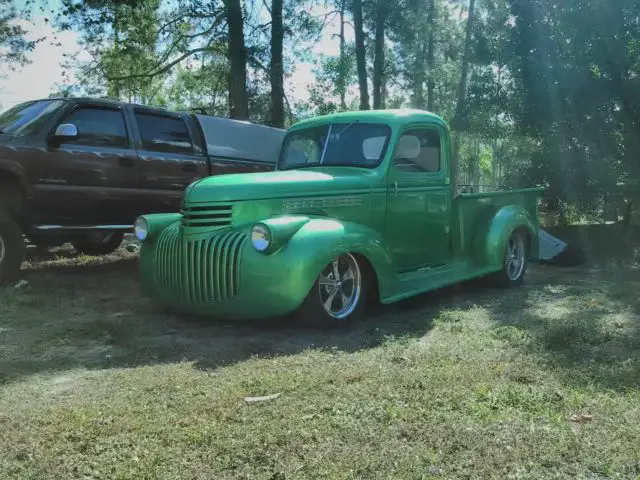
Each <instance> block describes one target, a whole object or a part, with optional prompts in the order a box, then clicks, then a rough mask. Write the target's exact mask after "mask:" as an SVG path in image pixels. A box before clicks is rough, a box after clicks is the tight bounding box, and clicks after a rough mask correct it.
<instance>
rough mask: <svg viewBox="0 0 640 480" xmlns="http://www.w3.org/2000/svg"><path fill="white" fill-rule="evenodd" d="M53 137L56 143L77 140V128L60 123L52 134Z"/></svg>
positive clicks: (71, 124)
mask: <svg viewBox="0 0 640 480" xmlns="http://www.w3.org/2000/svg"><path fill="white" fill-rule="evenodd" d="M53 137H54V139H56V140H58V141H60V140H71V139H73V138H77V137H78V127H76V126H75V125H74V124H73V123H61V124H60V125H58V127H57V128H56V131H55V133H54V134H53Z"/></svg>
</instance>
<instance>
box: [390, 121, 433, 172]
mask: <svg viewBox="0 0 640 480" xmlns="http://www.w3.org/2000/svg"><path fill="white" fill-rule="evenodd" d="M393 163H394V165H395V167H396V169H398V170H400V171H403V172H414V173H436V172H439V171H440V134H439V133H438V131H437V130H434V129H427V128H420V129H415V130H409V131H407V132H405V133H404V134H403V135H402V136H401V137H400V140H398V146H397V147H396V154H395V157H394V161H393Z"/></svg>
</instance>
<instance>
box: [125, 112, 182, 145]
mask: <svg viewBox="0 0 640 480" xmlns="http://www.w3.org/2000/svg"><path fill="white" fill-rule="evenodd" d="M136 121H137V122H138V129H139V130H140V137H141V138H142V148H144V149H145V150H150V151H153V152H166V153H193V144H192V143H191V137H190V136H189V131H188V130H187V126H186V125H185V123H184V120H182V119H180V118H172V117H166V116H163V115H154V114H150V113H142V112H136Z"/></svg>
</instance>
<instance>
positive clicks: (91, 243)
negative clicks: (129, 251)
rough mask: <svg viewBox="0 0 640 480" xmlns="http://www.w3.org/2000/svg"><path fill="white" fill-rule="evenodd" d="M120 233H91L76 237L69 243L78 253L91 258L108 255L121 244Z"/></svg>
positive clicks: (122, 236)
mask: <svg viewBox="0 0 640 480" xmlns="http://www.w3.org/2000/svg"><path fill="white" fill-rule="evenodd" d="M123 239H124V233H122V232H91V233H87V234H84V235H81V236H77V237H76V238H74V239H73V240H72V241H71V244H72V245H73V248H75V249H76V250H77V251H78V252H79V253H83V254H85V255H91V256H101V255H108V254H109V253H112V252H114V251H115V250H117V249H118V247H119V246H120V245H121V244H122V240H123Z"/></svg>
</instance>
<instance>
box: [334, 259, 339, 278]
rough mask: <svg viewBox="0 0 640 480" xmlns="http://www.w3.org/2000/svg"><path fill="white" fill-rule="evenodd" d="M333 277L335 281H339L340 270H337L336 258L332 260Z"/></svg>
mask: <svg viewBox="0 0 640 480" xmlns="http://www.w3.org/2000/svg"><path fill="white" fill-rule="evenodd" d="M333 278H334V279H335V281H336V282H339V281H340V270H338V259H335V260H334V261H333Z"/></svg>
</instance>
